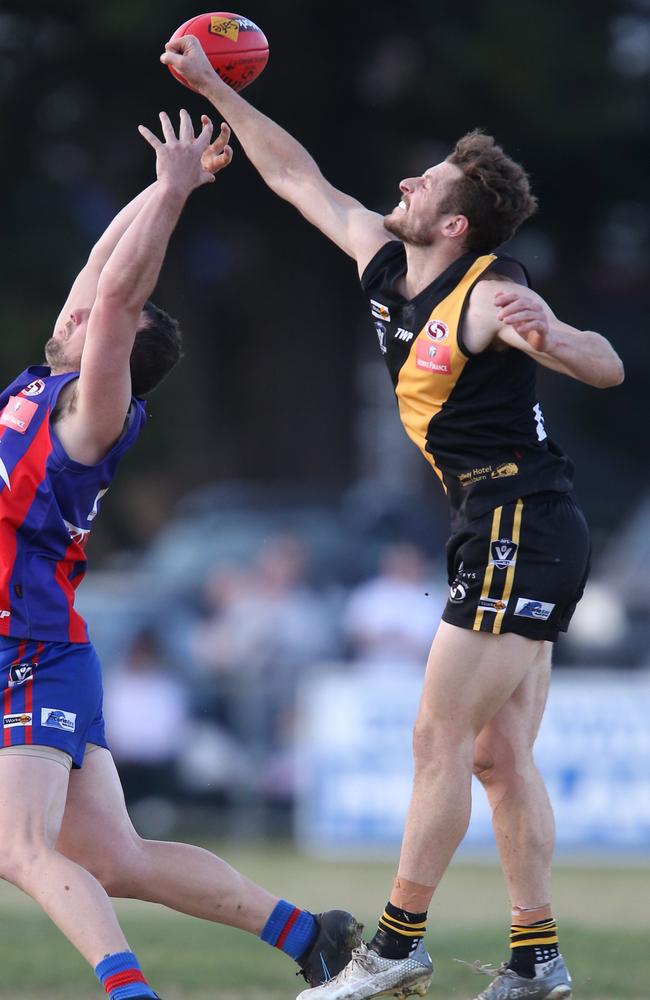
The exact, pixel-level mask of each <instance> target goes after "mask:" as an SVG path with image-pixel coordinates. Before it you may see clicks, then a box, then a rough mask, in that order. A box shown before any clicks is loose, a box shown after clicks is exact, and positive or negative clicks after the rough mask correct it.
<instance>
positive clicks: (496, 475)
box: [490, 462, 519, 479]
mask: <svg viewBox="0 0 650 1000" xmlns="http://www.w3.org/2000/svg"><path fill="white" fill-rule="evenodd" d="M518 474H519V466H518V465H517V464H516V462H504V463H503V465H497V467H496V469H493V470H492V472H491V474H490V479H505V477H506V476H517V475H518Z"/></svg>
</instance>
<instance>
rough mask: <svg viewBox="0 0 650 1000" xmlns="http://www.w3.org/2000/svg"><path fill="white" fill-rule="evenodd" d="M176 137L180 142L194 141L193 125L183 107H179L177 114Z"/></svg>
mask: <svg viewBox="0 0 650 1000" xmlns="http://www.w3.org/2000/svg"><path fill="white" fill-rule="evenodd" d="M178 138H179V139H180V140H181V142H194V126H193V125H192V119H191V118H190V115H189V112H188V111H187V110H186V109H185V108H181V110H180V114H179V126H178Z"/></svg>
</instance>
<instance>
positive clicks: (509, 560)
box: [490, 538, 518, 569]
mask: <svg viewBox="0 0 650 1000" xmlns="http://www.w3.org/2000/svg"><path fill="white" fill-rule="evenodd" d="M517 548H518V545H517V543H516V542H513V541H512V539H510V538H499V539H498V540H497V541H496V542H490V566H496V568H497V569H509V568H510V566H514V564H515V563H516V562H517Z"/></svg>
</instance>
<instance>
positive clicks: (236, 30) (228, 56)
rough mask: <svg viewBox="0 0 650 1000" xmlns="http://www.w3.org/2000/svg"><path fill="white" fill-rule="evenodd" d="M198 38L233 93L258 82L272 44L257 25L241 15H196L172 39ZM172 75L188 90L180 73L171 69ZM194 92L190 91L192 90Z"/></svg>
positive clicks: (223, 13)
mask: <svg viewBox="0 0 650 1000" xmlns="http://www.w3.org/2000/svg"><path fill="white" fill-rule="evenodd" d="M183 35H195V36H196V37H197V38H198V40H199V41H200V43H201V47H202V48H203V50H204V52H205V54H206V55H207V57H208V59H209V60H210V62H211V63H212V65H213V67H214V68H215V70H216V71H217V73H218V74H219V76H220V77H221V79H222V80H225V82H226V83H227V84H229V85H230V86H231V87H232V88H233V90H243V89H244V87H247V86H248V84H249V83H252V82H253V80H255V79H256V78H257V77H258V76H259V75H260V73H261V72H262V70H263V69H264V67H265V66H266V64H267V62H268V58H269V43H268V42H267V40H266V36H265V35H264V33H263V32H262V31H260V29H259V28H258V27H257V25H256V24H253V22H252V21H249V19H248V18H247V17H242V15H241V14H229V13H228V12H227V11H219V12H217V13H216V14H197V16H196V17H191V18H190V20H189V21H186V22H185V24H181V26H180V28H178V30H177V31H175V32H174V34H173V35H172V39H174V38H181V37H182V36H183ZM169 70H170V72H171V73H172V74H173V76H175V77H176V79H177V80H179V81H180V82H181V83H182V84H184V85H185V86H186V87H188V86H189V84H188V82H187V80H185V79H184V78H183V77H182V76H181V74H180V73H177V72H176V70H175V69H173V68H172V67H171V66H170V67H169ZM190 89H191V88H190Z"/></svg>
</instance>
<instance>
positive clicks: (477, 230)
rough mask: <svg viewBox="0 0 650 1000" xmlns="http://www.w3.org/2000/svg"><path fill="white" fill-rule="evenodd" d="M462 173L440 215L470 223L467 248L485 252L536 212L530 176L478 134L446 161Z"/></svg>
mask: <svg viewBox="0 0 650 1000" xmlns="http://www.w3.org/2000/svg"><path fill="white" fill-rule="evenodd" d="M447 161H448V162H449V163H453V164H454V165H455V166H457V167H459V168H460V170H462V172H463V175H464V176H463V177H460V178H459V179H458V180H457V181H456V182H455V184H454V185H453V186H452V188H451V190H450V192H449V194H448V195H447V198H446V199H445V201H444V204H443V205H441V207H440V210H441V212H442V213H443V214H445V215H446V214H450V215H455V214H458V215H464V216H466V218H467V220H468V222H469V230H468V234H467V249H468V250H473V251H475V252H478V253H487V252H488V251H490V250H494V249H495V248H496V247H498V246H500V245H501V244H502V243H505V241H506V240H509V239H510V238H511V236H513V235H514V234H515V232H516V231H517V229H518V228H519V226H520V225H521V223H522V222H525V220H526V219H528V218H530V216H531V215H533V214H534V213H535V212H536V211H537V198H536V197H535V196H534V195H533V194H532V192H531V190H530V180H529V177H528V174H527V173H526V171H525V170H524V168H523V167H522V166H521V164H519V163H516V162H515V161H514V160H512V159H510V157H509V156H507V155H506V153H504V151H503V149H502V148H501V146H498V145H497V144H496V141H495V139H494V138H493V136H491V135H486V134H485V133H484V132H483V131H482V130H481V129H474V130H473V131H472V132H468V133H467V134H466V135H464V136H463V137H462V138H461V139H459V140H458V142H457V143H456V145H455V147H454V150H453V152H452V153H450V155H449V156H448V157H447Z"/></svg>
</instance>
